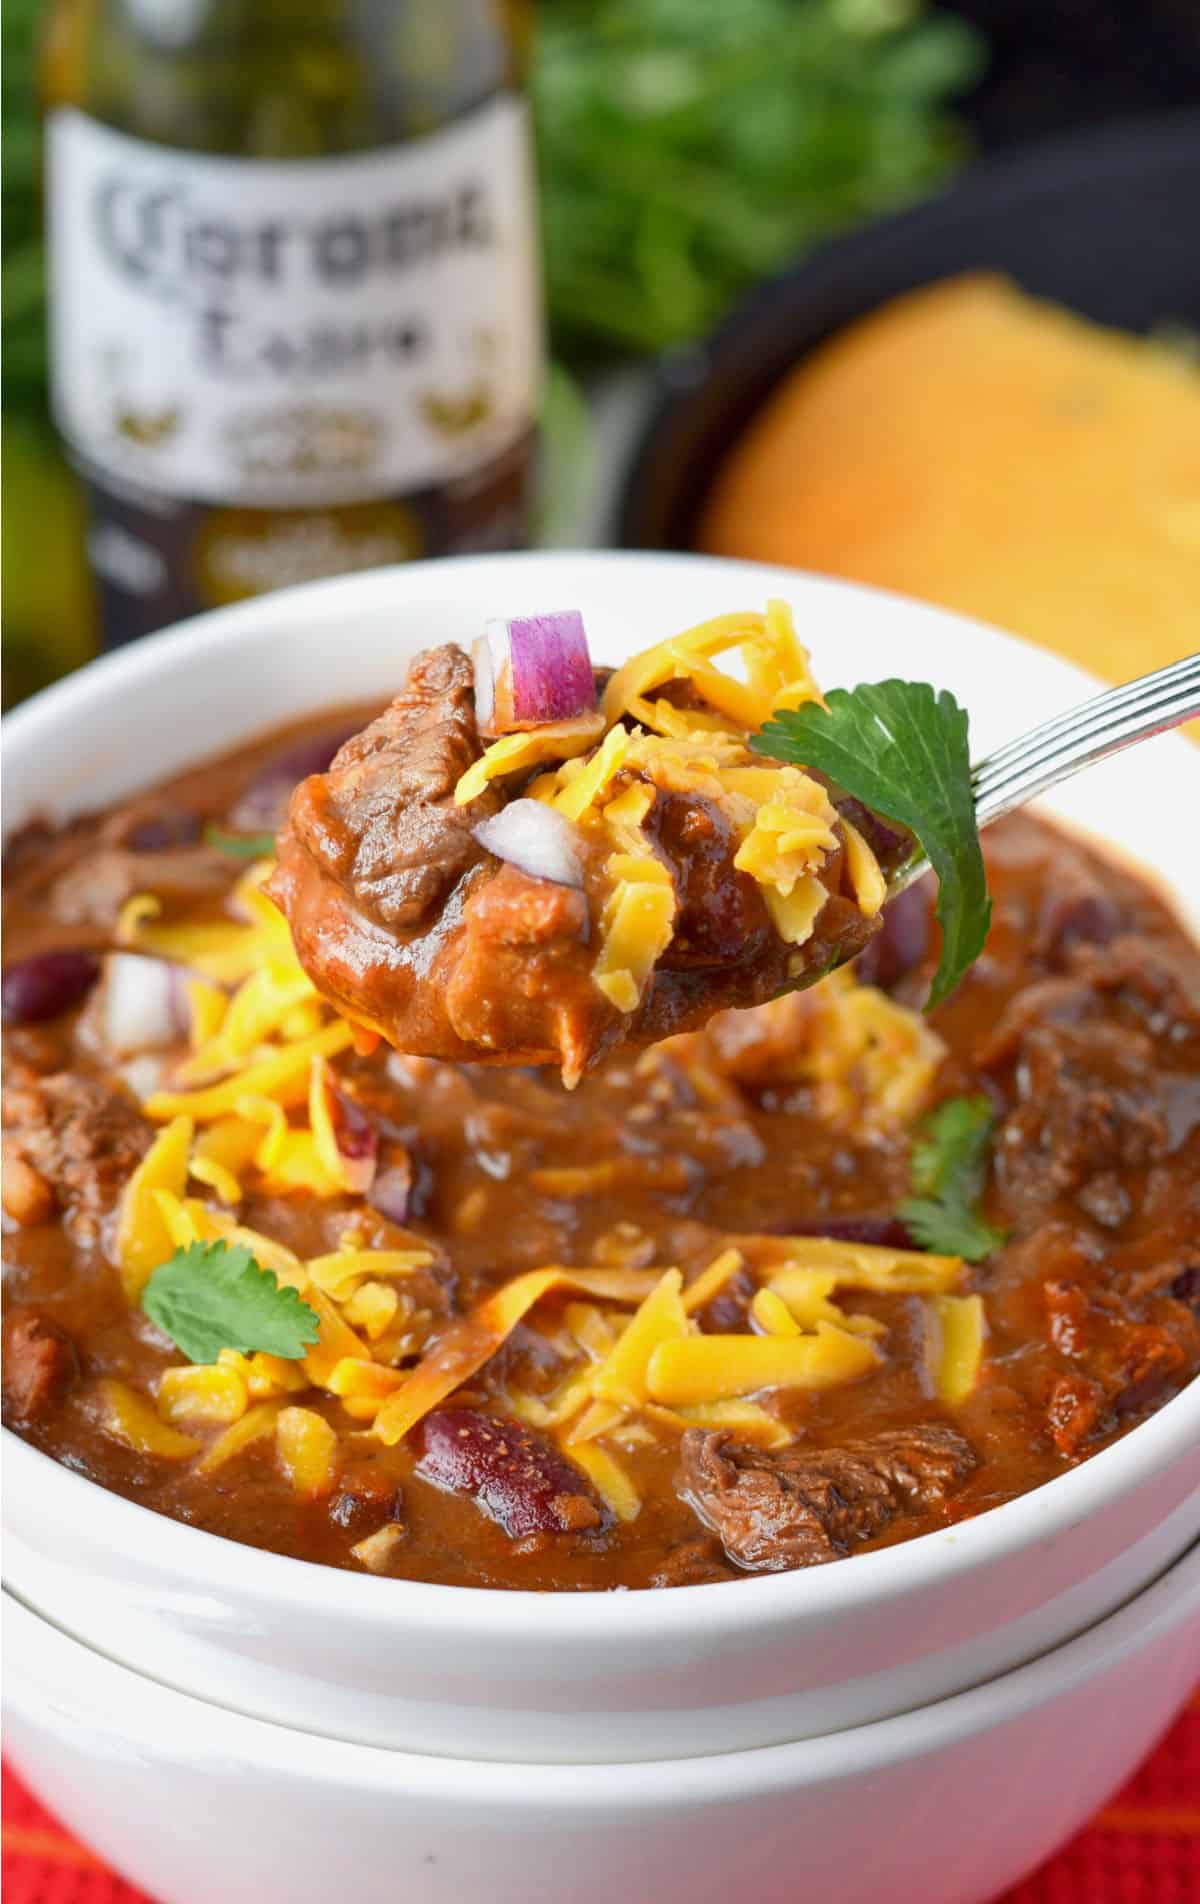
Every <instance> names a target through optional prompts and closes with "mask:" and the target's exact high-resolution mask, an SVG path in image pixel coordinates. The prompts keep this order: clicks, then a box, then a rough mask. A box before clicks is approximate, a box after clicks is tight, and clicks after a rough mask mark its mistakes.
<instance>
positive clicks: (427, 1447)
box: [417, 1408, 611, 1540]
mask: <svg viewBox="0 0 1200 1904" xmlns="http://www.w3.org/2000/svg"><path fill="white" fill-rule="evenodd" d="M419 1436H420V1443H421V1450H422V1452H421V1460H420V1464H419V1466H418V1468H417V1473H418V1474H419V1475H421V1477H422V1479H424V1480H426V1481H430V1482H432V1483H433V1485H434V1486H435V1487H439V1488H442V1489H444V1490H445V1492H446V1493H448V1494H467V1495H469V1496H470V1497H471V1499H472V1500H474V1501H475V1503H476V1505H477V1506H478V1507H479V1508H481V1509H482V1511H483V1512H484V1513H485V1514H486V1515H487V1516H488V1517H489V1519H490V1520H493V1521H495V1522H496V1524H497V1526H499V1527H502V1528H503V1529H504V1531H505V1533H506V1534H508V1535H509V1536H510V1538H511V1539H513V1540H521V1539H523V1538H524V1537H525V1535H527V1534H565V1533H594V1532H596V1531H597V1530H598V1529H600V1528H602V1527H605V1526H607V1525H609V1523H610V1520H611V1516H610V1515H609V1514H608V1512H607V1510H606V1509H605V1508H604V1507H602V1506H601V1504H600V1502H599V1501H598V1500H597V1498H596V1496H595V1494H594V1493H593V1491H592V1489H591V1487H590V1485H589V1483H588V1481H587V1480H586V1478H585V1477H584V1476H583V1475H582V1474H581V1473H580V1471H579V1469H578V1468H575V1467H572V1465H571V1463H570V1462H569V1461H568V1460H567V1459H566V1458H565V1457H564V1456H563V1455H561V1454H560V1453H559V1452H558V1449H557V1448H555V1447H554V1446H553V1445H552V1444H551V1443H550V1442H548V1441H545V1440H543V1438H542V1437H541V1436H540V1435H537V1434H534V1432H533V1431H532V1429H530V1428H526V1427H525V1426H524V1425H523V1424H522V1423H520V1422H515V1421H501V1420H499V1419H498V1418H497V1417H496V1416H494V1415H485V1414H482V1413H481V1412H480V1411H479V1410H478V1409H474V1408H439V1409H437V1410H435V1412H434V1413H433V1414H432V1415H427V1416H426V1418H425V1420H424V1422H423V1423H422V1425H421V1428H420V1430H419Z"/></svg>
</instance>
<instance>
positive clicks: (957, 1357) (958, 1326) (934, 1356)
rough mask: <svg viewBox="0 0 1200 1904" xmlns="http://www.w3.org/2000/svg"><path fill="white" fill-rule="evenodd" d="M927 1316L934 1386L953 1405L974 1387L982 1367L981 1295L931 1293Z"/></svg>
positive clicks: (982, 1317) (982, 1316) (982, 1327)
mask: <svg viewBox="0 0 1200 1904" xmlns="http://www.w3.org/2000/svg"><path fill="white" fill-rule="evenodd" d="M929 1319H930V1330H929V1334H930V1356H929V1360H930V1372H931V1374H932V1376H933V1386H934V1389H935V1391H936V1393H937V1395H938V1396H939V1397H940V1399H941V1400H942V1401H944V1402H945V1403H946V1404H947V1406H948V1407H951V1408H955V1407H957V1406H958V1404H959V1403H960V1402H965V1401H966V1399H967V1396H968V1395H970V1394H971V1392H972V1391H973V1389H974V1388H975V1387H976V1385H977V1383H978V1381H979V1375H980V1370H981V1368H982V1366H983V1344H984V1338H985V1335H986V1332H987V1324H986V1322H985V1320H984V1313H983V1298H982V1297H981V1296H949V1295H942V1294H937V1295H933V1296H931V1297H930V1299H929Z"/></svg>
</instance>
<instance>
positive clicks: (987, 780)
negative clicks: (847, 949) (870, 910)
mask: <svg viewBox="0 0 1200 1904" xmlns="http://www.w3.org/2000/svg"><path fill="white" fill-rule="evenodd" d="M1197 715H1200V653H1197V654H1194V655H1185V656H1184V658H1183V660H1182V661H1172V662H1171V663H1170V664H1169V666H1167V667H1165V668H1156V669H1155V670H1154V673H1153V674H1143V675H1140V676H1139V677H1138V679H1137V680H1136V681H1127V682H1126V683H1125V685H1124V686H1123V687H1119V688H1108V689H1107V690H1106V691H1105V692H1104V693H1103V694H1095V695H1093V696H1092V698H1091V699H1090V700H1088V701H1082V702H1081V703H1080V704H1079V706H1078V707H1073V708H1070V709H1068V711H1067V712H1066V713H1065V714H1056V715H1055V716H1054V718H1053V719H1052V720H1049V721H1043V722H1042V724H1041V726H1040V727H1033V728H1031V729H1030V730H1029V732H1028V733H1027V734H1022V735H1021V736H1020V737H1019V739H1017V740H1012V741H1009V743H1008V745H1007V746H1006V747H1001V748H1000V749H999V750H998V751H997V752H996V753H994V754H989V755H988V757H987V759H986V760H981V761H980V762H979V765H978V766H977V767H975V768H974V769H973V770H972V774H971V784H972V787H973V789H974V793H975V814H976V818H977V819H978V821H979V825H980V826H981V827H984V826H989V825H990V824H991V822H992V821H993V820H999V819H1001V818H1002V817H1003V815H1004V814H1006V813H1011V812H1013V810H1014V808H1016V807H1023V806H1025V805H1026V803H1027V802H1028V801H1030V800H1034V799H1036V798H1037V796H1038V794H1040V793H1046V792H1048V791H1049V789H1050V788H1051V787H1057V786H1058V785H1059V784H1060V782H1061V781H1063V780H1069V779H1070V778H1071V776H1072V774H1077V773H1081V772H1082V770H1083V769H1084V768H1085V767H1093V766H1095V764H1096V762H1097V761H1099V760H1107V758H1108V756H1109V755H1110V754H1118V753H1120V752H1121V750H1122V748H1124V747H1132V746H1134V745H1135V743H1136V742H1137V741H1140V740H1150V739H1151V738H1152V737H1153V736H1154V735H1155V734H1162V733H1165V732H1166V730H1167V729H1168V728H1171V727H1179V726H1180V725H1181V724H1182V723H1183V722H1184V721H1187V720H1191V719H1193V718H1194V717H1195V716H1197ZM928 870H929V861H928V860H927V859H926V858H925V855H924V854H923V853H919V854H918V855H917V857H916V858H915V859H912V860H909V861H908V862H907V864H906V865H904V866H901V867H899V868H898V869H897V871H896V873H895V875H894V876H893V877H892V878H890V879H889V881H888V884H889V887H890V889H891V891H892V892H900V891H901V890H902V889H903V888H904V887H905V886H908V885H911V884H912V882H913V880H914V879H918V878H919V877H920V876H921V874H922V873H925V872H928Z"/></svg>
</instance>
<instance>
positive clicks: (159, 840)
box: [122, 807, 203, 853]
mask: <svg viewBox="0 0 1200 1904" xmlns="http://www.w3.org/2000/svg"><path fill="white" fill-rule="evenodd" d="M202 830H203V828H202V823H201V820H200V815H199V814H198V813H188V812H185V811H184V809H183V808H182V807H171V808H167V809H164V811H163V812H162V813H159V814H155V815H153V816H152V817H151V818H149V819H144V820H136V821H135V822H134V824H133V825H132V826H131V827H130V828H129V831H128V832H127V833H126V834H125V837H124V840H123V841H122V844H123V845H125V846H127V847H128V848H129V850H130V852H131V853H158V852H162V851H164V850H165V849H166V848H167V847H171V846H193V845H194V844H195V842H196V841H197V840H198V839H199V838H200V834H201V832H202Z"/></svg>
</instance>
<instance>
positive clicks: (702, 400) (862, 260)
mask: <svg viewBox="0 0 1200 1904" xmlns="http://www.w3.org/2000/svg"><path fill="white" fill-rule="evenodd" d="M974 270H993V271H1001V272H1004V273H1006V274H1007V275H1008V276H1010V277H1012V278H1013V279H1015V281H1016V282H1017V283H1018V284H1019V285H1020V286H1021V287H1022V289H1024V290H1026V291H1028V292H1031V293H1032V294H1034V295H1035V296H1038V297H1045V298H1051V299H1053V300H1055V301H1056V302H1058V303H1060V304H1065V305H1068V306H1069V307H1070V308H1071V309H1073V310H1076V311H1079V312H1080V313H1081V314H1082V315H1083V316H1085V317H1090V318H1093V319H1094V320H1095V321H1096V322H1098V323H1101V324H1110V325H1114V326H1116V327H1118V328H1120V329H1122V330H1130V331H1148V330H1151V329H1153V328H1154V327H1155V326H1157V325H1162V324H1166V323H1178V324H1182V325H1187V326H1190V327H1192V328H1195V329H1196V330H1197V331H1200V112H1193V111H1190V110H1189V111H1187V112H1178V113H1172V114H1170V115H1168V116H1166V117H1156V118H1154V119H1151V120H1138V121H1135V122H1133V123H1131V124H1128V125H1123V126H1119V127H1116V128H1114V127H1106V128H1105V129H1104V130H1102V131H1099V132H1090V133H1087V134H1085V135H1077V136H1073V137H1071V138H1066V139H1056V140H1053V141H1051V142H1050V143H1048V144H1045V145H1040V146H1037V147H1035V148H1031V149H1029V150H1027V151H1023V152H1022V153H1021V154H1020V155H1019V156H1018V157H1015V158H1005V159H1000V160H995V161H992V162H990V163H988V164H986V165H981V166H979V167H977V168H976V169H975V170H973V171H972V172H970V173H969V174H968V175H967V176H966V177H965V178H964V179H963V180H962V182H961V183H960V184H958V185H955V186H953V187H952V188H951V189H950V190H949V191H948V192H946V193H944V194H942V195H941V196H940V197H938V198H935V199H932V200H930V201H929V202H928V203H926V204H924V205H921V206H919V207H918V208H917V209H916V210H914V211H910V212H903V213H901V214H900V215H899V216H898V217H895V218H888V219H885V220H883V221H882V222H880V223H879V224H875V225H871V226H869V227H867V228H866V229H864V230H862V231H858V232H855V233H852V234H851V235H850V236H849V237H846V238H841V239H838V240H837V241H836V242H834V243H833V244H830V245H826V246H824V247H823V248H822V249H821V250H819V251H816V252H813V253H811V254H810V255H809V256H808V257H806V258H805V260H804V262H803V264H800V265H797V266H796V267H795V268H794V269H793V270H791V271H788V272H785V273H784V274H783V275H782V276H781V277H778V278H774V279H772V280H771V281H770V282H769V283H767V284H765V285H764V286H762V288H761V289H759V290H757V291H755V292H754V293H753V294H752V295H751V296H750V297H749V298H747V299H746V300H745V301H744V302H743V303H742V304H740V305H739V306H738V307H737V308H736V309H735V310H734V312H733V313H732V315H731V316H730V317H728V318H727V319H726V320H725V321H724V323H723V324H721V325H720V326H719V327H718V329H717V330H716V331H715V332H714V334H713V336H712V337H711V338H710V339H709V340H708V341H707V343H705V344H702V345H700V346H698V347H697V348H694V349H690V350H687V351H682V352H679V353H677V354H675V355H674V356H671V357H668V358H665V359H664V360H663V363H662V365H661V368H660V370H659V372H658V385H659V388H658V397H657V401H656V403H655V406H654V408H653V411H652V414H651V416H650V420H649V422H648V423H647V425H646V427H645V429H644V431H643V433H642V436H641V439H640V441H639V444H638V447H637V449H636V452H635V455H634V458H633V462H632V464H631V467H630V471H629V475H628V477H627V479H626V483H625V486H624V491H623V495H622V498H621V503H620V510H619V518H618V539H619V542H620V544H621V546H622V547H624V548H630V549H688V548H690V547H691V546H692V530H693V525H694V523H695V521H696V517H697V513H698V511H699V508H700V506H701V504H702V502H703V500H704V496H705V493H706V490H707V488H708V485H709V482H710V480H711V478H712V476H713V475H714V474H715V472H716V471H717V469H718V468H719V467H720V464H721V462H722V460H723V458H724V456H725V454H726V452H727V450H728V449H729V447H730V445H731V444H732V443H733V442H734V441H735V440H736V438H737V437H738V436H739V435H740V433H741V431H742V430H743V429H744V428H745V426H746V424H747V423H748V422H749V420H750V418H751V417H752V416H753V414H754V412H755V411H756V410H757V409H758V408H759V406H760V405H761V404H762V403H763V401H764V399H765V398H766V397H767V396H768V395H769V394H770V392H771V391H772V390H773V389H774V387H775V385H776V384H778V383H779V382H780V380H781V379H782V378H783V377H784V376H786V374H787V373H788V372H789V371H790V370H791V369H792V368H793V366H794V365H795V364H796V363H797V362H798V361H799V360H800V359H801V358H802V357H803V356H805V354H806V353H807V352H809V351H811V350H813V349H815V347H816V346H817V345H818V344H821V343H824V341H825V340H826V338H828V337H830V336H831V335H832V334H833V332H835V331H837V330H839V329H840V328H841V327H842V326H843V325H844V324H848V323H850V322H851V321H852V320H853V319H855V318H858V317H863V316H865V315H866V313H867V312H869V311H872V310H874V309H875V307H876V306H877V305H880V304H883V303H885V302H886V301H887V300H888V299H889V298H894V297H898V296H899V295H900V294H901V293H902V292H905V291H912V290H915V289H916V288H917V287H918V286H920V285H923V284H930V283H932V282H934V281H935V280H936V279H938V278H945V277H951V276H954V275H955V274H956V273H958V272H961V271H974Z"/></svg>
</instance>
